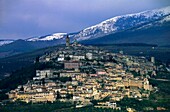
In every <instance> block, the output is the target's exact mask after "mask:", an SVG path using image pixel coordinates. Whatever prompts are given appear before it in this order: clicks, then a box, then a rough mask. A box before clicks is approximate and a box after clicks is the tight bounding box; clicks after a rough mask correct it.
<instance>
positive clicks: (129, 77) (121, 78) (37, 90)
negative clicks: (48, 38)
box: [8, 37, 156, 109]
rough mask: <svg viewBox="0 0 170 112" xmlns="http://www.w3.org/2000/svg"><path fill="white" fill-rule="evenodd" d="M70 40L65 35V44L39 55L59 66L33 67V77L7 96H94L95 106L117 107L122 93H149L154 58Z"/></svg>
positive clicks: (83, 99) (85, 98)
mask: <svg viewBox="0 0 170 112" xmlns="http://www.w3.org/2000/svg"><path fill="white" fill-rule="evenodd" d="M69 41H70V40H69V37H67V38H66V47H61V48H58V49H56V50H55V51H53V52H50V53H46V54H45V55H43V56H41V57H40V59H39V62H40V63H48V62H51V63H53V64H58V65H61V66H62V68H61V69H58V68H56V69H44V70H36V76H35V77H33V79H32V80H30V81H28V82H27V84H25V85H20V86H18V88H16V89H15V90H11V91H10V92H9V93H8V96H9V98H10V99H11V100H12V101H16V100H21V101H24V102H54V101H56V100H63V101H68V100H69V101H73V102H77V104H90V103H91V102H92V101H94V100H95V101H98V104H97V107H106V108H114V109H116V108H119V107H117V105H116V102H117V101H120V100H121V99H123V98H124V97H129V98H138V99H142V98H147V97H149V95H150V91H152V90H153V87H152V85H150V83H149V80H148V78H149V77H150V75H148V73H151V74H152V73H154V71H155V70H156V66H155V65H154V62H153V61H154V59H152V62H150V61H148V60H147V59H146V58H145V57H135V56H129V55H123V53H111V52H108V51H105V50H102V49H99V48H97V47H92V46H83V45H80V44H78V43H77V42H76V41H75V42H74V43H73V44H70V42H69ZM154 75H156V73H155V74H154ZM82 102H86V103H82ZM87 102H88V103H87Z"/></svg>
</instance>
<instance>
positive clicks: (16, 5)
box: [0, 0, 170, 38]
mask: <svg viewBox="0 0 170 112" xmlns="http://www.w3.org/2000/svg"><path fill="white" fill-rule="evenodd" d="M0 4H1V5H0V38H28V37H32V36H37V35H46V34H49V33H53V32H74V31H79V30H81V29H83V28H86V27H88V26H91V25H94V24H97V23H99V22H101V21H103V20H106V19H109V18H111V17H114V16H117V15H123V14H127V13H135V12H140V11H144V10H149V9H154V8H160V7H164V6H167V5H170V3H169V2H167V0H141V1H140V2H139V1H137V0H15V1H14V0H0ZM12 34H15V36H12ZM5 35H6V36H5ZM16 36H18V37H16Z"/></svg>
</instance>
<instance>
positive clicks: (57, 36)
mask: <svg viewBox="0 0 170 112" xmlns="http://www.w3.org/2000/svg"><path fill="white" fill-rule="evenodd" d="M66 35H67V33H54V34H51V35H46V36H40V37H33V38H29V39H27V41H51V40H55V39H61V38H63V37H65V36H66Z"/></svg>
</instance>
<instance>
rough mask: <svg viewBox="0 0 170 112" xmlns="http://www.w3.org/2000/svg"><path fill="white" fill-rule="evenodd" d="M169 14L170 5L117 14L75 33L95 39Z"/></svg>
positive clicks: (81, 36) (77, 36)
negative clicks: (133, 12)
mask: <svg viewBox="0 0 170 112" xmlns="http://www.w3.org/2000/svg"><path fill="white" fill-rule="evenodd" d="M168 15H170V6H169V7H165V8H161V9H155V10H151V11H144V12H140V13H135V14H127V15H122V16H116V17H114V18H111V19H108V20H106V21H103V22H101V23H99V24H97V25H94V26H91V27H88V28H85V29H84V30H82V31H80V33H79V34H78V35H75V38H77V39H78V40H79V41H81V40H87V39H94V38H97V37H101V36H104V35H108V34H110V33H116V32H120V31H123V30H127V29H129V28H133V27H137V26H140V25H145V24H148V23H150V22H153V21H156V20H159V19H162V18H164V17H166V16H168Z"/></svg>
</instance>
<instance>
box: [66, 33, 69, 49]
mask: <svg viewBox="0 0 170 112" xmlns="http://www.w3.org/2000/svg"><path fill="white" fill-rule="evenodd" d="M69 46H70V38H69V37H68V35H67V37H66V47H69Z"/></svg>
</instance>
